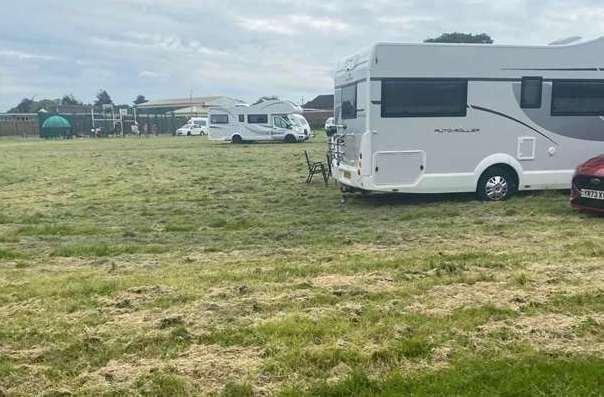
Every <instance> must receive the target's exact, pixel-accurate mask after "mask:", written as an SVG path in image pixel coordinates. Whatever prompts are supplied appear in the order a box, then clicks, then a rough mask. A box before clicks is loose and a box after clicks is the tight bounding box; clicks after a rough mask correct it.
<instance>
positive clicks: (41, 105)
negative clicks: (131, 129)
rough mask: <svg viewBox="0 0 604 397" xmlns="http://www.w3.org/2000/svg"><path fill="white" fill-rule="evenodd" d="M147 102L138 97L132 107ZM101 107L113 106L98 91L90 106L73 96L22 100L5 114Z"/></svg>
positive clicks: (103, 94)
mask: <svg viewBox="0 0 604 397" xmlns="http://www.w3.org/2000/svg"><path fill="white" fill-rule="evenodd" d="M145 102H148V100H147V98H145V96H144V95H138V96H137V97H136V98H135V99H134V101H132V103H133V104H134V105H140V104H141V103H145ZM103 105H115V103H114V102H113V99H112V98H111V95H109V93H108V92H107V91H106V90H99V92H98V93H97V94H96V98H95V100H94V102H93V103H92V104H86V103H84V102H82V101H80V100H79V99H77V98H76V97H75V96H74V95H73V94H67V95H64V96H63V97H62V98H57V99H41V100H36V99H35V98H23V99H22V100H21V102H19V104H18V105H17V106H15V107H14V108H12V109H10V110H9V111H8V112H7V113H38V112H39V111H42V110H46V111H50V110H56V109H57V107H60V106H82V107H92V106H95V107H101V106H103ZM116 106H117V107H129V105H116Z"/></svg>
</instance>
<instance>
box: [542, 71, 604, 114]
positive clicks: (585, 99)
mask: <svg viewBox="0 0 604 397" xmlns="http://www.w3.org/2000/svg"><path fill="white" fill-rule="evenodd" d="M552 115H553V116H604V80H583V81H581V80H555V81H554V86H553V91H552Z"/></svg>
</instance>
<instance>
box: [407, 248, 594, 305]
mask: <svg viewBox="0 0 604 397" xmlns="http://www.w3.org/2000/svg"><path fill="white" fill-rule="evenodd" d="M524 274H526V282H525V283H522V284H520V283H517V282H515V281H514V273H513V272H512V271H510V270H503V271H500V272H498V273H497V274H496V275H495V276H496V278H495V280H494V281H481V282H476V283H470V284H468V283H456V284H449V285H437V286H435V287H433V288H431V289H430V290H428V291H427V292H426V293H424V294H421V295H418V296H417V297H416V298H415V299H414V300H413V301H412V302H411V303H410V304H409V306H408V307H407V310H410V311H412V312H417V313H422V314H427V315H433V316H445V315H449V314H451V313H452V312H453V311H455V310H458V309H462V308H475V307H480V306H486V305H490V306H494V307H497V308H500V309H510V310H521V309H522V308H525V307H527V306H531V305H535V304H544V303H546V302H548V301H549V300H550V299H551V298H552V297H554V296H556V295H560V294H576V293H585V292H590V291H594V290H597V289H601V288H602V287H604V262H602V261H597V260H592V261H587V260H586V261H585V262H584V263H581V264H579V263H563V264H555V265H554V264H547V263H546V264H535V265H532V266H529V267H527V268H526V269H525V270H524Z"/></svg>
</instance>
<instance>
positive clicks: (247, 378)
mask: <svg viewBox="0 0 604 397" xmlns="http://www.w3.org/2000/svg"><path fill="white" fill-rule="evenodd" d="M132 358H133V359H132V360H130V361H129V360H124V361H115V360H113V361H110V362H109V363H108V364H107V365H106V366H105V367H103V368H101V369H99V370H96V371H94V372H92V373H88V374H83V375H81V376H80V382H81V383H82V384H83V386H82V387H83V388H84V389H92V390H94V389H104V390H107V389H109V388H124V389H134V388H135V383H136V382H137V381H138V380H140V379H141V378H143V377H145V376H147V375H149V374H152V373H154V372H156V371H161V370H164V369H169V370H170V371H171V372H174V373H176V374H178V375H181V376H184V377H186V379H187V380H188V381H190V382H191V383H192V384H193V385H195V386H196V388H197V389H198V390H200V391H201V392H202V393H203V394H211V393H215V392H218V391H219V390H221V389H222V387H223V386H224V385H225V384H226V383H228V382H249V383H250V384H252V385H256V387H257V390H258V392H259V393H260V394H266V393H261V392H262V391H263V390H264V391H266V390H267V387H268V385H267V384H266V382H265V381H266V380H265V379H258V375H257V373H258V370H259V368H260V365H261V350H260V349H256V348H243V347H228V348H225V347H220V346H213V345H212V346H206V345H195V346H192V347H191V348H190V349H188V350H187V351H185V352H183V353H181V354H180V355H178V356H177V357H175V358H173V359H165V360H159V359H138V360H137V359H135V358H134V357H132ZM261 380H262V382H261Z"/></svg>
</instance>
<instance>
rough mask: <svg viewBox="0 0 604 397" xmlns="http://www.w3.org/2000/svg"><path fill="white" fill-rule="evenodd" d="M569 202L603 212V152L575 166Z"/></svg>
mask: <svg viewBox="0 0 604 397" xmlns="http://www.w3.org/2000/svg"><path fill="white" fill-rule="evenodd" d="M570 202H571V204H572V206H573V207H575V208H577V209H584V210H590V211H598V212H604V154H603V155H601V156H599V157H596V158H593V159H591V160H589V161H588V162H586V163H584V164H582V165H580V166H579V167H577V172H576V173H575V176H574V178H573V187H572V192H571V197H570Z"/></svg>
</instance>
